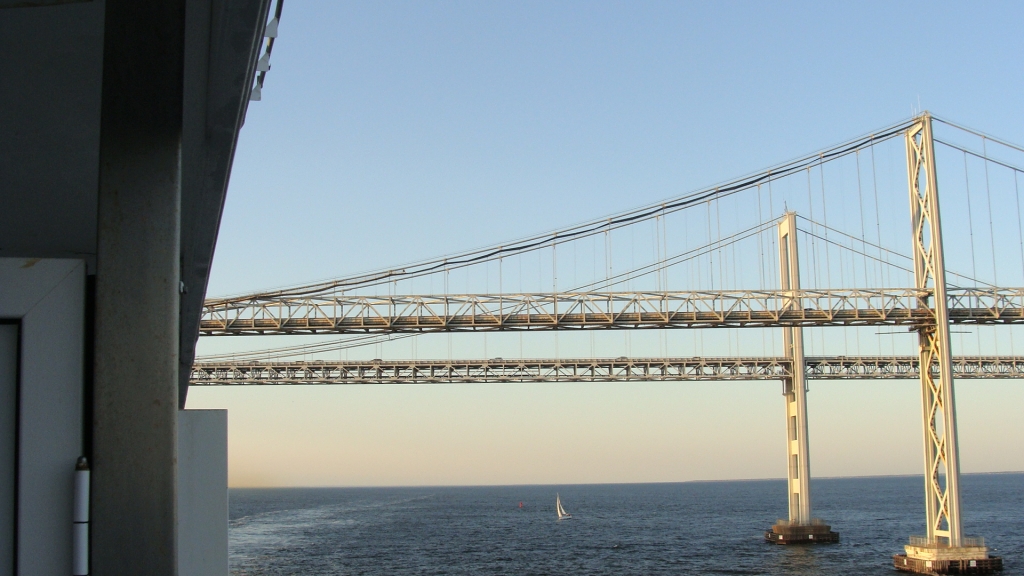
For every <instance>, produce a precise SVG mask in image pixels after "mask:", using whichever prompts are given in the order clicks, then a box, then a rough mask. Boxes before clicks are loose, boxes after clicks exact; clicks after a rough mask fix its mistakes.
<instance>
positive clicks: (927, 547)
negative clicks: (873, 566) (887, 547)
mask: <svg viewBox="0 0 1024 576" xmlns="http://www.w3.org/2000/svg"><path fill="white" fill-rule="evenodd" d="M965 540H968V542H967V544H968V545H967V546H947V545H944V544H942V543H929V542H927V541H925V539H924V538H911V543H910V544H907V545H906V546H904V549H905V550H906V553H905V554H896V555H894V556H893V557H892V564H893V567H894V568H896V569H897V570H900V571H902V572H914V573H917V574H991V573H993V572H1000V571H1002V569H1003V559H1002V558H1000V557H998V556H989V555H988V547H986V546H985V542H984V541H983V540H982V539H981V538H976V539H975V538H965ZM972 540H973V542H972Z"/></svg>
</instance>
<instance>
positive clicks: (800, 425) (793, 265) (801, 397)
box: [764, 212, 839, 544]
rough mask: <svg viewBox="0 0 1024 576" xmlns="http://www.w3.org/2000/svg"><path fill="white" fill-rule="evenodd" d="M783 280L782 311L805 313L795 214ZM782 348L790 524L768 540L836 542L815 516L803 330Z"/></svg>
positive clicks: (786, 232)
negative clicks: (785, 367)
mask: <svg viewBox="0 0 1024 576" xmlns="http://www.w3.org/2000/svg"><path fill="white" fill-rule="evenodd" d="M779 272H780V274H779V278H780V279H781V281H782V286H781V288H782V292H783V294H784V301H783V304H782V309H783V310H800V309H802V308H803V304H802V303H801V301H802V299H801V298H800V297H799V295H798V294H799V292H800V257H799V252H798V250H797V238H796V212H786V215H785V216H783V218H782V220H781V221H780V222H779ZM782 345H783V352H784V353H785V356H786V359H787V360H789V362H790V366H792V367H793V368H792V370H791V371H790V375H789V376H787V377H784V378H783V379H782V396H783V398H784V399H785V401H786V453H787V459H786V461H787V462H786V463H787V467H788V469H789V472H788V474H787V486H788V488H789V490H788V493H789V521H788V522H784V521H779V522H777V523H775V524H774V525H773V526H772V528H771V530H769V531H767V532H765V535H764V537H765V540H767V541H768V542H772V543H775V544H803V543H822V542H838V541H839V534H838V533H836V532H832V527H831V526H829V525H827V524H825V523H823V522H821V521H818V520H814V519H813V518H812V517H811V462H810V442H809V440H808V436H807V381H806V374H805V371H804V368H803V367H804V366H806V361H805V359H804V330H803V328H801V327H799V326H785V327H783V329H782Z"/></svg>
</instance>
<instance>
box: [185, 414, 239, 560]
mask: <svg viewBox="0 0 1024 576" xmlns="http://www.w3.org/2000/svg"><path fill="white" fill-rule="evenodd" d="M227 573H228V412H227V410H179V411H178V576H214V575H215V576H226V575H227Z"/></svg>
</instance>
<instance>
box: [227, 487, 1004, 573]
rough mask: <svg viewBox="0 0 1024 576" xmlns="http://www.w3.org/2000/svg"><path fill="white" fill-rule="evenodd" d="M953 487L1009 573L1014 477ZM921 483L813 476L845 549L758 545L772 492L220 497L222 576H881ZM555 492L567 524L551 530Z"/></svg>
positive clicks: (254, 492)
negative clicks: (225, 517) (225, 514)
mask: <svg viewBox="0 0 1024 576" xmlns="http://www.w3.org/2000/svg"><path fill="white" fill-rule="evenodd" d="M961 482H962V492H963V501H964V502H963V505H964V510H965V529H966V531H967V533H968V534H970V535H975V534H977V535H979V536H984V537H985V538H986V540H987V543H988V545H989V546H990V547H992V548H993V549H994V550H995V551H994V554H997V555H1000V556H1003V558H1004V566H1005V573H1006V574H1020V573H1021V571H1022V568H1024V474H979V475H964V476H963V477H962V480H961ZM923 484H924V482H923V479H922V478H921V477H881V478H837V479H816V480H814V481H813V490H814V492H813V494H814V504H815V513H814V515H815V516H819V517H821V518H824V519H826V520H827V521H828V522H830V523H831V524H832V525H833V530H836V531H838V532H840V534H841V538H842V541H841V542H840V543H839V544H833V545H817V546H801V547H787V546H775V545H770V544H764V543H763V536H762V534H763V532H764V530H765V528H767V527H768V526H769V525H770V524H771V523H772V522H773V521H774V519H775V518H777V517H779V516H784V515H785V513H786V512H785V511H786V496H785V494H786V487H785V481H784V480H760V481H730V482H687V483H679V484H608V485H579V486H571V485H568V486H500V487H442V488H295V489H290V488H289V489H233V490H231V493H230V498H231V524H230V545H231V573H232V574H236V575H242V574H246V575H257V574H260V575H262V574H268V575H269V574H304V575H319V574H352V575H355V574H391V575H404V574H467V575H468V574H473V575H479V574H555V573H574V574H594V575H604V574H608V575H612V574H615V575H634V574H635V575H645V576H649V575H656V574H697V573H699V574H767V575H811V574H836V575H845V574H849V575H858V576H864V575H873V574H887V575H889V576H891V575H892V574H894V573H895V572H894V571H893V569H892V568H891V560H890V558H891V556H892V554H894V553H896V552H900V551H902V545H903V544H904V543H905V542H906V541H907V537H908V536H909V535H910V534H920V533H922V532H923V531H924V518H923V516H924V502H923V491H924V487H923ZM556 492H558V493H560V494H561V496H562V503H563V505H564V506H565V508H566V509H568V511H569V512H570V513H572V515H573V519H572V520H567V521H561V522H560V521H558V520H556V515H555V493H556ZM520 502H522V503H523V508H519V503H520Z"/></svg>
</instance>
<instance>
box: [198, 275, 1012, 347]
mask: <svg viewBox="0 0 1024 576" xmlns="http://www.w3.org/2000/svg"><path fill="white" fill-rule="evenodd" d="M932 292H933V290H932V288H931V287H930V286H928V287H918V288H906V289H904V288H883V289H863V290H798V291H793V290H745V291H744V290H723V291H700V292H573V293H549V294H477V295H440V296H430V295H411V296H348V295H338V296H330V297H325V296H316V297H288V298H284V297H282V298H277V297H268V298H262V297H252V298H247V299H241V300H208V301H207V303H206V305H205V306H204V308H203V318H202V321H201V322H200V328H199V330H200V333H201V334H202V335H204V336H232V335H233V336H239V335H280V334H367V333H377V334H386V333H399V332H405V333H424V332H480V331H518V330H602V329H643V328H748V327H752V328H767V327H782V326H869V325H907V326H909V327H913V328H917V327H921V326H931V325H934V324H935V312H934V310H933V309H932V308H931V307H930V306H929V305H928V302H930V301H931V300H932V299H933V298H932ZM943 301H946V302H948V315H947V320H948V321H951V322H954V323H961V324H1016V323H1024V288H957V289H950V290H948V291H946V294H945V295H944V298H943Z"/></svg>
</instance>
